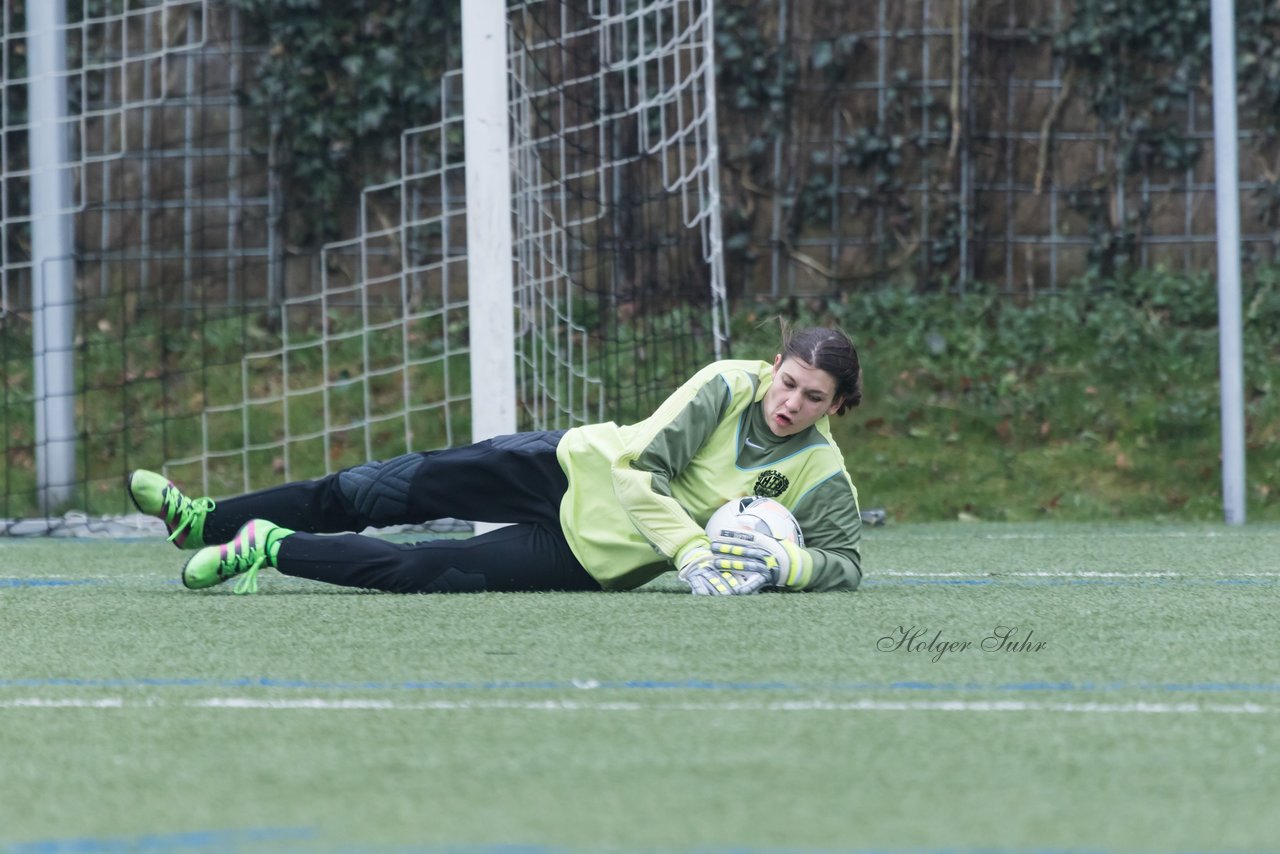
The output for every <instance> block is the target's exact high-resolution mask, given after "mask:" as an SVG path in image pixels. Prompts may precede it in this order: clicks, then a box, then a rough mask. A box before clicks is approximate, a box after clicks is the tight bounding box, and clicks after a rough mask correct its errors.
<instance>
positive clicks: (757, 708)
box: [0, 697, 1280, 715]
mask: <svg viewBox="0 0 1280 854" xmlns="http://www.w3.org/2000/svg"><path fill="white" fill-rule="evenodd" d="M173 706H181V707H186V708H194V709H226V710H269V711H321V712H335V711H338V712H340V711H386V712H459V711H462V712H470V711H483V710H496V711H523V712H655V711H670V712H755V713H767V712H974V713H989V712H1005V713H1018V712H1023V713H1028V712H1029V713H1039V712H1048V713H1054V712H1056V713H1066V714H1094V715H1126V714H1129V715H1171V714H1172V715H1196V714H1226V715H1265V714H1274V713H1276V712H1280V706H1274V705H1263V704H1260V703H1194V702H1185V703H1148V702H1132V703H1049V702H1037V701H1026V700H929V701H926V700H918V701H898V700H851V701H840V702H837V701H829V700H779V701H775V702H767V703H763V702H762V703H742V702H727V703H638V702H594V703H588V702H581V701H577V700H433V701H430V702H422V703H402V702H397V701H395V700H377V699H350V700H327V699H323V698H300V699H292V700H269V699H255V698H250V697H213V698H210V699H205V700H192V701H188V702H182V703H165V702H157V701H155V700H139V701H126V700H125V699H124V698H121V697H107V698H101V699H47V698H40V697H19V698H16V699H9V700H0V709H16V708H87V709H108V708H109V709H121V708H153V707H170V708H171V707H173Z"/></svg>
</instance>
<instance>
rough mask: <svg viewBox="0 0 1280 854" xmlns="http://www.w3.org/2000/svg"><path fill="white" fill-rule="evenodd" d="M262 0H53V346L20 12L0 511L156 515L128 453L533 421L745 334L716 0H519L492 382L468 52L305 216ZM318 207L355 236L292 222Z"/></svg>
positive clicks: (410, 440) (191, 452)
mask: <svg viewBox="0 0 1280 854" xmlns="http://www.w3.org/2000/svg"><path fill="white" fill-rule="evenodd" d="M400 2H401V3H404V4H406V5H412V4H413V2H414V0H400ZM249 5H251V4H240V3H236V2H225V0H224V2H219V0H67V10H66V14H65V19H64V20H61V21H59V22H58V24H57V25H56V27H55V34H54V37H55V38H56V40H57V41H58V43H59V44H60V45H61V47H62V49H63V51H64V53H65V64H64V66H63V67H62V70H60V71H56V72H53V74H55V75H56V76H58V77H59V78H60V80H61V82H62V83H63V85H64V86H65V89H66V91H67V111H66V113H65V115H64V116H63V117H62V118H60V119H58V120H57V121H58V123H59V127H60V132H61V133H63V134H64V135H65V136H66V138H67V139H68V140H69V141H70V145H69V155H68V162H67V163H66V164H65V168H64V169H62V170H61V171H63V172H64V173H65V174H67V175H69V176H70V181H69V183H70V187H71V193H70V198H71V201H70V203H69V205H68V206H67V208H66V210H65V213H66V214H67V217H68V219H69V221H70V223H71V228H70V231H71V233H72V234H73V235H74V242H73V244H72V246H71V248H70V251H69V252H68V253H67V254H66V255H65V256H64V257H60V258H54V259H53V261H62V262H68V266H69V267H70V268H71V270H72V274H71V278H72V287H71V288H70V290H69V291H68V293H69V297H67V299H66V301H67V302H68V305H65V306H58V307H59V308H64V309H70V311H67V312H66V313H65V314H63V315H59V316H61V317H65V318H66V319H67V322H68V323H69V324H70V327H69V329H65V330H55V332H58V333H59V334H51V335H49V336H47V337H43V339H42V336H41V335H38V334H37V332H38V331H39V329H43V328H44V327H46V326H48V320H49V318H51V317H53V316H54V315H52V314H50V313H49V311H50V306H48V305H43V304H41V303H40V299H41V296H40V294H39V293H37V288H36V281H37V278H38V274H39V273H40V272H41V271H43V270H45V269H47V268H48V267H49V265H50V263H51V260H50V258H49V257H44V258H37V257H36V254H37V253H36V252H35V246H36V244H37V243H38V241H35V240H34V239H33V235H34V233H35V232H36V231H37V230H38V228H39V223H40V221H41V220H40V216H41V214H40V211H39V210H36V208H37V207H38V205H39V199H38V194H33V193H32V192H31V188H32V186H33V185H35V184H36V183H37V179H38V177H39V175H38V169H39V168H40V167H39V165H38V162H37V161H38V158H36V157H34V156H33V152H32V149H31V143H30V140H31V139H33V138H35V137H34V136H33V135H32V128H33V125H34V124H35V120H34V119H33V118H32V115H33V111H32V110H30V109H28V107H29V92H30V91H33V90H32V86H33V84H35V83H36V82H37V79H38V76H39V73H40V72H38V71H36V70H33V69H32V68H30V67H29V66H28V65H27V63H26V60H25V57H27V56H29V55H30V51H29V50H28V47H29V45H30V44H31V42H32V40H33V39H36V38H40V37H42V36H41V34H39V33H36V32H34V31H33V30H32V29H31V28H30V22H31V19H32V16H31V15H30V14H24V6H23V5H22V4H5V9H4V13H3V15H4V18H3V33H0V36H2V38H3V45H4V55H3V62H4V68H3V75H2V79H0V111H2V115H3V122H2V125H3V145H2V146H0V172H2V174H0V177H2V178H3V183H2V186H3V189H2V190H0V194H2V196H0V225H2V226H3V235H2V236H0V252H2V253H3V254H2V256H0V300H3V302H0V360H3V367H4V382H3V388H0V429H3V430H4V433H5V437H6V452H5V455H4V458H3V461H2V462H0V490H3V493H2V495H0V530H3V531H5V532H8V533H11V534H16V533H66V534H84V533H88V532H93V531H106V532H112V533H118V532H120V531H126V532H128V531H133V530H138V529H141V528H146V529H152V528H154V522H153V520H145V519H138V518H137V517H136V516H135V515H131V511H132V507H131V506H129V504H128V501H127V498H126V497H125V496H124V495H123V490H122V484H123V480H124V477H125V475H126V474H127V473H128V472H129V471H130V470H132V469H134V468H138V467H145V468H153V469H157V470H161V471H164V472H165V473H166V474H167V475H169V476H170V477H171V478H173V479H174V480H175V481H177V482H179V483H180V484H181V485H182V486H183V487H184V489H185V490H186V491H188V492H190V493H193V494H196V493H202V494H209V495H212V496H215V497H217V496H222V495H228V494H234V493H238V492H242V491H245V490H249V489H255V488H260V487H265V486H269V485H273V484H276V483H280V482H282V481H286V480H297V479H304V478H311V477H317V476H321V475H323V474H325V473H328V472H332V471H335V470H337V469H340V468H342V467H344V466H347V465H351V464H355V463H358V462H362V461H365V460H367V459H375V458H384V457H387V456H391V455H394V454H398V453H403V452H405V451H407V450H428V449H431V448H438V447H445V446H450V445H457V444H463V443H466V442H468V441H470V438H471V413H470V400H471V396H472V394H473V393H477V394H490V393H511V394H514V395H515V396H516V401H517V404H518V411H519V413H520V423H519V427H520V428H521V429H554V428H561V427H568V426H572V425H574V424H579V423H584V422H588V421H593V420H599V419H606V418H607V419H616V420H629V419H631V418H634V417H639V416H642V415H643V414H645V413H646V411H647V410H648V409H651V408H652V407H653V406H655V405H656V404H657V403H658V402H659V401H660V400H661V399H662V398H663V397H665V395H666V394H668V393H669V392H670V391H671V390H673V389H674V388H675V386H676V385H678V383H679V382H680V381H682V379H683V378H684V377H685V376H686V375H688V374H689V373H691V372H692V371H693V370H694V369H696V367H698V366H700V365H701V364H702V363H704V362H705V361H707V360H709V359H711V358H714V357H716V356H718V355H727V346H728V335H727V322H726V310H725V305H726V302H725V291H724V281H723V267H722V264H721V246H720V234H719V220H718V205H719V190H718V185H717V172H716V168H717V162H716V138H715V133H716V126H715V100H714V72H713V53H712V44H713V41H712V3H711V2H710V0H706V2H690V1H689V0H654V1H653V2H641V0H574V1H573V2H569V1H568V0H566V2H544V1H543V0H539V2H518V3H517V2H513V3H510V4H509V6H508V27H509V29H508V34H509V47H510V56H509V62H508V68H509V92H510V96H511V97H510V103H509V106H510V116H511V129H512V139H511V155H512V156H511V162H512V169H513V171H512V188H513V198H512V210H513V214H514V215H513V218H512V220H513V228H514V231H513V244H512V245H513V247H514V250H515V252H514V254H515V258H514V264H515V294H514V296H515V305H516V341H515V349H516V359H517V372H516V376H517V388H516V389H512V390H509V391H496V392H495V390H493V389H474V390H473V389H472V388H471V378H470V375H469V354H470V347H471V342H470V340H469V336H468V332H469V326H468V308H469V303H468V282H467V255H466V252H467V235H466V228H465V214H466V199H465V181H464V176H465V163H464V159H463V139H462V127H463V115H464V109H465V104H464V102H463V97H462V92H463V87H462V82H461V81H462V76H461V75H463V74H465V69H457V68H456V64H455V70H453V71H448V72H447V73H444V74H440V75H436V80H437V81H438V83H437V84H436V88H437V91H436V92H435V94H434V95H433V96H432V97H431V98H429V99H425V100H428V101H430V104H429V106H428V107H422V106H421V100H422V99H420V100H419V101H414V100H413V99H411V98H409V97H407V96H406V97H402V98H399V100H397V101H396V103H397V104H398V105H400V106H399V109H400V112H401V115H400V116H399V118H398V120H399V121H401V122H402V125H403V129H402V131H400V132H399V134H398V137H396V139H397V140H398V142H396V143H395V144H394V145H393V146H392V148H393V149H394V150H391V151H389V152H387V153H386V156H384V157H382V158H381V160H377V159H375V158H371V157H369V156H367V153H366V156H365V157H364V160H363V161H361V162H360V163H359V164H357V163H354V162H352V163H351V164H350V169H351V170H352V172H358V174H356V175H354V176H353V175H347V177H348V178H352V179H353V180H358V182H359V184H360V185H359V186H358V187H357V191H356V192H355V194H354V195H353V196H352V197H350V198H349V199H345V200H343V199H341V197H338V199H339V202H338V203H335V207H336V208H338V210H336V211H335V210H327V211H324V210H310V209H305V208H301V209H300V205H299V204H298V202H297V201H296V199H297V193H298V189H297V187H296V185H291V184H290V182H289V181H288V180H285V179H284V178H282V175H285V174H286V170H285V169H284V168H283V167H284V166H285V165H287V163H286V161H287V160H288V158H289V157H290V148H289V145H290V140H289V139H288V138H287V136H288V134H287V130H288V128H289V127H290V124H289V123H290V121H294V120H295V118H293V117H291V116H290V114H289V111H287V110H279V111H273V110H272V109H269V108H264V107H263V104H262V100H263V99H257V100H256V101H255V99H254V98H253V97H251V95H252V94H253V93H254V92H255V91H260V88H259V89H256V88H255V87H261V86H262V85H263V84H262V82H261V76H262V75H263V74H264V73H279V69H278V68H275V69H274V70H273V66H272V64H271V63H272V61H273V58H274V57H275V56H276V54H277V53H279V52H280V51H281V50H285V51H287V50H288V45H287V43H286V44H285V47H284V48H282V47H281V44H282V41H281V40H282V39H284V38H285V37H286V36H287V34H288V30H287V29H286V28H285V27H283V26H280V27H277V26H276V25H277V24H279V23H281V22H279V21H277V20H273V19H271V15H272V14H277V15H279V14H284V13H283V12H279V11H277V12H272V11H270V10H271V9H272V8H273V4H265V7H264V8H266V9H267V10H268V11H266V12H265V13H264V12H263V11H262V10H261V8H259V10H258V12H257V13H256V14H258V15H260V16H261V15H263V14H265V15H266V16H267V20H265V21H263V20H260V19H254V18H252V17H251V14H250V12H248V11H246V10H245V8H243V7H246V6H249ZM259 5H260V7H262V5H263V4H259ZM381 5H383V6H385V4H381ZM419 5H421V4H419ZM436 5H438V4H436ZM25 8H26V9H27V10H29V9H30V8H31V4H26V7H25ZM367 11H369V12H370V14H372V13H373V12H375V11H377V10H374V9H373V8H372V7H371V9H370V10H367ZM452 20H454V21H456V15H455V16H454V17H453V19H452ZM442 26H443V25H442ZM268 35H270V36H272V37H273V38H276V40H275V41H274V42H273V41H271V40H270V39H268V38H267V36H268ZM381 37H382V38H383V39H384V40H386V45H384V46H385V47H386V48H387V49H388V50H387V54H386V55H388V56H392V57H393V59H391V60H388V61H389V62H391V63H392V68H391V69H390V71H391V72H392V73H390V74H389V75H388V79H391V80H403V81H409V80H413V79H415V76H419V77H420V76H421V74H422V72H423V69H421V68H417V67H413V66H412V63H413V61H414V59H413V57H414V48H415V46H416V42H417V40H418V39H419V38H421V34H418V33H389V34H383V35H382V36H381ZM442 37H443V38H445V39H448V38H450V37H451V36H450V35H449V34H448V33H445V34H444V35H443V36H442ZM453 38H455V40H456V37H453ZM382 55H383V54H379V56H382ZM295 112H296V111H295ZM325 215H328V219H327V221H330V222H336V223H338V225H339V227H340V228H341V230H343V231H345V232H347V234H348V235H349V236H347V237H345V238H340V239H328V240H325V241H322V242H318V243H315V244H314V248H311V246H312V244H308V243H305V242H300V241H299V240H298V235H299V234H305V233H307V231H308V229H307V228H305V227H304V226H305V225H307V223H308V222H309V221H311V220H315V221H319V220H320V219H322V218H323V217H324V216H325ZM41 312H43V314H41ZM42 317H43V320H42V319H41V318H42ZM37 327H39V329H38V328H37ZM61 333H65V335H63V334H61ZM42 344H43V346H42ZM51 350H58V351H60V355H61V356H62V357H63V360H64V361H69V362H70V363H71V365H72V372H71V380H70V388H71V389H72V396H73V398H74V407H73V408H72V411H73V413H74V414H73V418H74V423H73V424H72V425H71V427H70V428H69V430H70V433H71V434H72V435H73V436H74V452H73V453H74V466H73V476H72V477H71V479H70V482H53V483H51V482H48V479H47V478H45V477H42V472H44V471H45V470H46V469H43V468H42V464H41V458H42V457H43V456H45V455H46V453H47V450H48V449H47V447H45V446H46V444H47V443H48V441H49V440H48V438H47V437H48V436H50V435H53V436H57V435H59V434H58V433H57V432H56V430H55V431H54V432H50V430H51V429H52V428H50V427H49V426H48V424H47V421H48V418H46V425H45V428H44V429H43V430H42V429H40V428H38V425H37V422H38V420H39V418H38V413H41V412H45V411H50V410H51V409H52V407H51V403H52V402H53V400H52V394H51V393H50V392H49V391H48V389H49V388H50V387H51V386H49V385H48V383H47V381H46V384H45V385H44V386H40V385H39V383H37V376H38V375H39V374H40V373H41V368H42V366H43V365H45V364H48V363H47V362H45V361H42V360H45V359H47V358H48V357H49V355H50V352H49V351H51Z"/></svg>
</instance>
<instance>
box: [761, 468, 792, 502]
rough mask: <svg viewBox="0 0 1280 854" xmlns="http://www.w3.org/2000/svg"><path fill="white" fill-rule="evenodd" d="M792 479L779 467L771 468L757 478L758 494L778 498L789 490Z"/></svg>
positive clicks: (763, 496)
mask: <svg viewBox="0 0 1280 854" xmlns="http://www.w3.org/2000/svg"><path fill="white" fill-rule="evenodd" d="M790 485H791V481H789V480H787V478H786V475H784V474H783V473H782V472H780V471H778V470H777V469H769V470H768V471H766V472H764V473H763V474H761V475H760V476H759V477H758V478H756V495H759V496H761V497H762V498H777V497H778V496H779V495H781V494H782V493H784V492H786V491H787V487H788V486H790Z"/></svg>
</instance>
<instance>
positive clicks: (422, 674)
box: [0, 523, 1280, 854]
mask: <svg viewBox="0 0 1280 854" xmlns="http://www.w3.org/2000/svg"><path fill="white" fill-rule="evenodd" d="M865 559H866V565H867V568H868V575H867V579H866V582H865V586H864V588H863V589H862V590H861V591H860V592H858V593H853V594H826V595H764V596H758V597H744V598H742V599H725V600H705V599H694V598H693V597H690V596H687V595H682V594H681V591H680V589H679V587H678V586H677V583H675V582H670V581H660V582H658V583H656V584H655V585H653V586H651V587H649V588H646V589H644V590H641V591H637V592H632V593H624V594H534V595H519V594H504V595H500V594H481V595H470V596H454V597H396V596H390V595H378V594H367V593H360V592H356V591H348V590H342V589H337V588H327V587H323V586H320V585H314V584H310V583H306V582H300V581H296V580H292V579H288V578H285V577H282V576H279V575H277V574H275V573H270V574H269V575H268V574H264V577H263V580H262V584H261V586H262V590H261V592H260V593H259V594H258V595H257V596H251V597H237V596H232V595H230V590H229V589H223V588H219V589H216V590H213V591H205V592H202V593H192V592H189V591H186V590H184V589H182V587H181V586H180V585H179V584H178V583H177V581H176V578H177V571H178V568H179V567H180V565H181V561H182V555H180V554H179V553H178V552H177V551H175V550H173V549H172V548H171V547H170V546H168V545H167V544H165V543H163V541H160V540H156V541H140V542H137V541H135V542H126V543H119V542H100V541H88V540H78V541H76V540H71V541H53V540H3V539H0V643H2V644H3V646H2V647H0V649H2V653H0V654H2V656H3V657H2V659H0V661H2V662H3V663H2V665H0V851H6V852H21V854H30V853H31V852H64V851H65V852H71V851H74V852H91V851H112V852H116V851H149V852H158V851H183V852H186V851H246V852H257V851H308V852H310V851H320V852H332V851H344V852H346V851H350V852H356V851H373V852H402V851H404V852H407V851H430V852H436V851H457V852H508V851H518V852H541V851H567V850H573V851H595V850H609V851H669V850H679V851H683V850H694V851H703V852H728V851H735V852H776V851H804V852H810V851H855V852H861V851H886V852H889V851H892V852H937V851H956V852H967V851H998V852H1022V851H1091V852H1093V851H1104V852H1154V851H1176V852H1184V851H1224V852H1226V851H1230V852H1240V851H1280V809H1277V803H1278V802H1280V643H1278V642H1277V634H1278V633H1280V619H1278V618H1277V616H1278V614H1280V526H1274V525H1251V526H1247V527H1245V528H1243V529H1227V528H1224V527H1222V526H1215V525H1204V526H1196V527H1175V526H1172V525H1162V526H1153V525H1136V524H1135V525H1123V526H1121V525H1110V526H1108V525H1091V526H1085V525H1064V524H1059V525H1043V524H1030V523H1028V524H999V525H997V524H975V525H965V524H961V523H950V524H934V525H898V526H893V525H891V526H889V527H886V528H882V529H876V530H873V531H871V532H869V535H868V537H867V541H866V546H865ZM1000 627H1007V628H1008V629H1010V630H1012V631H1011V632H1006V630H1005V629H1001V628H1000ZM939 633H940V634H939ZM1002 634H1007V639H1003V640H1002V639H1001V638H1000V635H1002ZM992 638H994V640H992ZM965 642H968V643H969V644H970V645H969V646H968V647H964V646H963V645H964V643H965ZM984 642H985V646H986V648H985V649H984ZM930 644H931V645H932V648H930ZM944 645H945V646H944ZM1001 646H1003V647H1005V648H1004V649H992V647H1001ZM908 647H910V649H908Z"/></svg>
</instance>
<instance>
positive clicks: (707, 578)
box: [679, 546, 769, 596]
mask: <svg viewBox="0 0 1280 854" xmlns="http://www.w3.org/2000/svg"><path fill="white" fill-rule="evenodd" d="M736 562H737V561H733V560H729V559H726V558H718V557H716V556H715V555H714V554H712V553H711V550H710V549H708V548H707V547H705V546H698V547H696V548H693V549H691V550H690V551H689V552H688V553H687V554H686V555H685V557H684V560H683V562H682V563H681V565H680V573H679V574H680V580H681V581H683V582H684V583H685V584H688V585H689V590H690V591H691V592H692V593H693V594H694V595H695V596H745V595H748V594H751V593H758V592H760V590H761V588H763V587H764V586H765V585H766V584H768V583H769V579H768V577H767V576H766V575H763V574H761V573H759V572H754V571H749V570H745V571H744V570H739V569H733V568H731V566H730V564H733V563H736Z"/></svg>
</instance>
